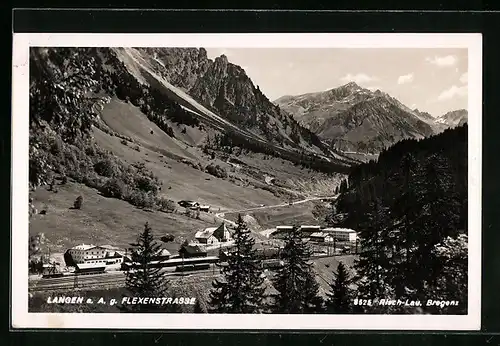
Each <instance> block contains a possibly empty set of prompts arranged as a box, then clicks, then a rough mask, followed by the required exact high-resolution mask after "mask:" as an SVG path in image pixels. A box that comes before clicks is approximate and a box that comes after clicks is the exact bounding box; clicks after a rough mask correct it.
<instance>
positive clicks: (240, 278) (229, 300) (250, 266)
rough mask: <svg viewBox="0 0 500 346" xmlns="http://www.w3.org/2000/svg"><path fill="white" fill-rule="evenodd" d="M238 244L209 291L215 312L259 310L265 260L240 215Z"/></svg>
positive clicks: (262, 290)
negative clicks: (257, 250)
mask: <svg viewBox="0 0 500 346" xmlns="http://www.w3.org/2000/svg"><path fill="white" fill-rule="evenodd" d="M233 237H234V240H235V244H234V247H233V248H232V249H231V251H230V253H229V255H228V259H227V262H228V265H227V266H226V267H224V268H223V269H222V274H223V279H222V280H218V279H216V280H215V281H214V282H213V284H212V285H213V288H212V291H211V292H210V306H211V311H212V312H214V313H259V312H261V309H262V300H263V297H264V290H265V287H264V286H263V283H264V279H263V278H262V262H261V260H260V259H259V258H258V256H257V252H256V250H255V249H254V244H255V240H254V239H253V238H252V237H251V235H250V231H249V230H248V228H247V226H246V225H245V222H244V221H243V219H242V217H241V215H238V221H237V226H236V231H235V233H234V236H233Z"/></svg>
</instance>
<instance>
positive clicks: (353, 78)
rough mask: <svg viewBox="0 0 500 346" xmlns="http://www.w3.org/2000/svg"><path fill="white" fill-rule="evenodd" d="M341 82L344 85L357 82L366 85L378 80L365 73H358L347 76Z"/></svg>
mask: <svg viewBox="0 0 500 346" xmlns="http://www.w3.org/2000/svg"><path fill="white" fill-rule="evenodd" d="M340 80H341V81H342V82H343V83H349V82H355V83H357V84H364V83H368V82H372V81H375V80H377V78H376V77H372V76H368V75H367V74H364V73H358V74H355V75H353V74H350V73H348V74H346V75H345V76H344V77H342V78H340Z"/></svg>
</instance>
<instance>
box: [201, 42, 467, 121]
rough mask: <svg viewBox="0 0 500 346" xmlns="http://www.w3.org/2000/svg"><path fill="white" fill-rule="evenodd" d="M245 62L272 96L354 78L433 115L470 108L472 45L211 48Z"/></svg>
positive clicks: (326, 86)
mask: <svg viewBox="0 0 500 346" xmlns="http://www.w3.org/2000/svg"><path fill="white" fill-rule="evenodd" d="M206 49H207V53H208V57H209V58H211V59H214V58H215V57H217V56H220V55H222V54H224V55H226V56H227V58H228V60H229V62H231V63H233V64H236V65H240V66H241V67H242V68H243V69H244V70H245V72H246V73H247V75H248V76H249V77H250V78H251V79H252V81H253V83H254V84H255V85H258V86H259V88H260V90H261V91H262V92H263V93H264V94H265V95H266V96H267V97H268V98H269V99H270V100H271V101H274V100H275V99H277V98H279V97H281V96H284V95H300V94H305V93H309V92H317V91H325V90H329V89H332V88H336V87H339V86H341V85H343V84H346V83H348V82H350V81H354V82H356V83H357V84H359V85H360V86H361V87H364V88H368V89H372V90H376V89H380V90H381V91H383V92H386V93H388V94H390V95H391V96H393V97H396V98H397V99H398V100H400V101H401V102H403V103H404V104H405V105H407V106H408V107H410V108H412V109H414V108H418V109H419V110H420V111H426V112H429V113H430V114H431V115H433V116H440V115H443V114H445V113H446V112H448V111H451V110H456V109H461V108H464V109H467V108H468V107H467V94H468V81H467V76H468V71H467V69H468V67H467V66H468V61H467V49H444V48H411V49H410V48H404V49H403V48H379V49H374V48H369V49H368V48H354V49H352V48H351V49H342V48H314V49H311V48H248V49H247V48H206Z"/></svg>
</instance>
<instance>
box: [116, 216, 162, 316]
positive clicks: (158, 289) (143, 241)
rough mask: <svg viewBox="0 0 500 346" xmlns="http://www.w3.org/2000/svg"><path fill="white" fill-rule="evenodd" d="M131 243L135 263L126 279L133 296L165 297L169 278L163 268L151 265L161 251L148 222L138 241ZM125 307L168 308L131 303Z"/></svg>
mask: <svg viewBox="0 0 500 346" xmlns="http://www.w3.org/2000/svg"><path fill="white" fill-rule="evenodd" d="M131 245H132V248H131V249H130V251H131V260H132V263H133V265H132V266H130V267H129V269H128V270H127V272H126V281H125V285H126V287H127V289H128V291H129V292H130V293H131V295H132V296H133V297H151V298H159V297H163V296H164V295H165V292H166V290H167V279H166V276H165V272H162V271H161V268H155V267H153V266H152V265H151V261H152V260H153V258H154V257H155V255H156V254H157V253H158V252H159V251H160V245H159V244H158V243H157V242H156V241H155V240H154V237H153V234H152V232H151V227H150V226H149V224H148V223H146V224H145V225H144V231H143V232H142V233H141V234H139V236H138V238H137V242H136V243H134V244H131ZM123 308H124V310H125V311H133V312H157V311H164V310H165V309H166V308H165V307H164V306H160V305H130V306H124V307H123Z"/></svg>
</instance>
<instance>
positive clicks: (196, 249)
mask: <svg viewBox="0 0 500 346" xmlns="http://www.w3.org/2000/svg"><path fill="white" fill-rule="evenodd" d="M179 255H180V256H181V257H183V258H192V257H207V251H206V250H205V249H204V248H203V247H202V246H200V245H196V244H184V245H182V246H181V248H180V250H179Z"/></svg>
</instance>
